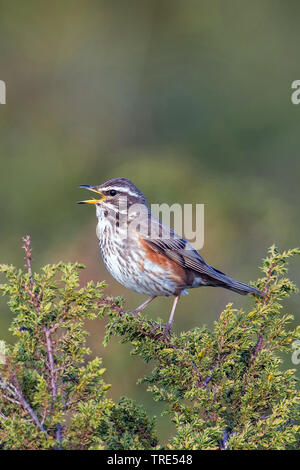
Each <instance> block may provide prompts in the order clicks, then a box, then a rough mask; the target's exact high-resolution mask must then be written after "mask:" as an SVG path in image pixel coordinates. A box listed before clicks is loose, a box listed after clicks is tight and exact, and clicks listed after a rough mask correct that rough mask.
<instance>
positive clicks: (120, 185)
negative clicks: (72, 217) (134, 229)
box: [78, 178, 147, 214]
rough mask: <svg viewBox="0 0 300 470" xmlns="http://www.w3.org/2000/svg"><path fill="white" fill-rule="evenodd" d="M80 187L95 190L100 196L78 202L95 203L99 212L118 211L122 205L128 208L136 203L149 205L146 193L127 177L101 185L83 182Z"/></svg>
mask: <svg viewBox="0 0 300 470" xmlns="http://www.w3.org/2000/svg"><path fill="white" fill-rule="evenodd" d="M79 187H80V188H84V189H88V190H89V191H93V192H94V193H96V194H98V195H99V196H100V197H98V198H97V199H87V200H85V201H79V202H78V204H95V205H96V211H97V214H98V213H100V212H102V211H113V212H117V211H119V210H120V207H123V208H126V209H127V210H128V208H130V207H131V206H133V205H134V204H142V205H147V203H146V198H145V196H144V194H143V193H142V192H141V191H140V190H139V189H138V188H137V187H136V186H135V185H134V184H133V183H132V182H131V181H130V180H128V179H126V178H115V179H112V180H109V181H106V183H103V184H100V185H99V186H97V185H96V186H91V185H88V184H82V185H81V186H79Z"/></svg>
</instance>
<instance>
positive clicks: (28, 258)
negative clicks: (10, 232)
mask: <svg viewBox="0 0 300 470" xmlns="http://www.w3.org/2000/svg"><path fill="white" fill-rule="evenodd" d="M22 240H23V242H24V245H23V247H22V248H24V250H25V258H24V259H25V261H26V264H25V267H26V268H27V271H28V274H29V279H30V286H31V287H32V286H33V275H32V268H31V260H32V256H31V253H32V250H31V240H30V236H29V235H26V237H23V238H22Z"/></svg>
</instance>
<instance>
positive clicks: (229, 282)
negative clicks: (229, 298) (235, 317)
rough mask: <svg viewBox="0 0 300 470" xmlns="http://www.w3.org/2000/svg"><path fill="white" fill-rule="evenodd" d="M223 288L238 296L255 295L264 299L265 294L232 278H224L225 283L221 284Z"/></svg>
mask: <svg viewBox="0 0 300 470" xmlns="http://www.w3.org/2000/svg"><path fill="white" fill-rule="evenodd" d="M221 287H224V289H229V290H231V291H233V292H236V293H237V294H241V295H247V294H255V295H259V296H260V297H264V296H265V294H264V293H263V292H262V291H261V290H258V289H255V287H251V286H248V284H244V283H243V282H239V281H236V280H235V279H232V278H231V277H228V276H224V282H223V283H222V284H221Z"/></svg>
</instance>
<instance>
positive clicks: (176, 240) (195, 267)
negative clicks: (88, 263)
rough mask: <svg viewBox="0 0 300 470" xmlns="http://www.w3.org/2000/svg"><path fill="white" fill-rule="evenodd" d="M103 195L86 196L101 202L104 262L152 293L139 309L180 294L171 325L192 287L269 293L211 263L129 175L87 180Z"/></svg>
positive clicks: (133, 286)
mask: <svg viewBox="0 0 300 470" xmlns="http://www.w3.org/2000/svg"><path fill="white" fill-rule="evenodd" d="M80 188H86V189H88V190H90V191H93V192H95V193H97V194H99V195H100V196H101V199H90V200H86V201H80V202H79V204H95V205H96V215H97V218H98V225H97V236H98V238H99V245H100V250H101V254H102V258H103V262H104V264H105V266H106V268H107V270H108V271H109V272H110V274H111V275H112V276H113V277H114V278H115V279H116V280H117V281H118V282H120V283H121V284H123V286H125V287H128V288H129V289H132V290H134V291H136V292H139V293H141V294H147V295H149V296H150V297H149V298H148V299H147V300H146V301H145V302H144V303H143V304H141V305H140V306H139V307H137V308H136V309H135V310H134V311H133V312H131V313H133V314H134V315H137V314H138V313H139V312H141V311H142V310H143V309H144V308H145V307H146V305H148V304H149V303H150V302H151V301H152V300H153V299H155V297H157V296H166V297H168V296H174V297H175V299H174V302H173V306H172V310H171V314H170V318H169V321H168V323H167V325H164V326H165V328H166V329H167V330H170V329H171V328H172V324H173V319H174V313H175V309H176V305H177V302H178V299H179V297H180V295H181V294H187V292H186V289H191V288H194V287H201V286H213V287H223V288H225V289H229V290H231V291H233V292H237V293H238V294H242V295H246V294H248V293H251V294H256V295H259V296H263V295H264V294H263V293H262V292H261V291H259V290H257V289H255V288H254V287H250V286H248V285H247V284H243V283H242V282H239V281H236V280H234V279H232V278H230V277H228V276H226V275H225V274H224V273H222V272H221V271H218V270H217V269H215V268H213V267H211V266H209V265H208V264H207V263H206V262H205V261H204V259H203V258H202V257H201V256H200V255H199V253H198V252H197V251H196V250H194V249H193V247H192V246H191V245H190V243H189V242H188V241H186V240H184V239H183V238H181V237H180V236H179V235H177V234H176V233H175V232H174V231H173V230H171V229H170V228H168V227H166V226H164V225H163V224H162V223H161V222H160V221H159V219H157V218H156V217H154V216H153V214H151V212H150V209H149V207H148V205H147V202H146V198H145V196H144V195H143V193H142V192H141V191H140V190H139V189H138V188H137V187H136V186H135V185H134V184H133V183H132V182H131V181H129V180H128V179H126V178H115V179H113V180H110V181H107V182H106V183H104V184H101V185H100V186H90V185H81V186H80Z"/></svg>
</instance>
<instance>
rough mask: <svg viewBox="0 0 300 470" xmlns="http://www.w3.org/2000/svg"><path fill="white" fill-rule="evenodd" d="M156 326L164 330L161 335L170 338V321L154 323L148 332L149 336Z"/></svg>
mask: <svg viewBox="0 0 300 470" xmlns="http://www.w3.org/2000/svg"><path fill="white" fill-rule="evenodd" d="M158 328H162V329H163V330H164V333H163V336H164V337H165V338H166V339H168V340H170V336H171V332H172V325H171V324H170V323H157V324H156V325H154V327H153V328H152V330H151V331H150V333H149V336H152V335H153V333H154V331H156V330H157V329H158Z"/></svg>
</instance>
